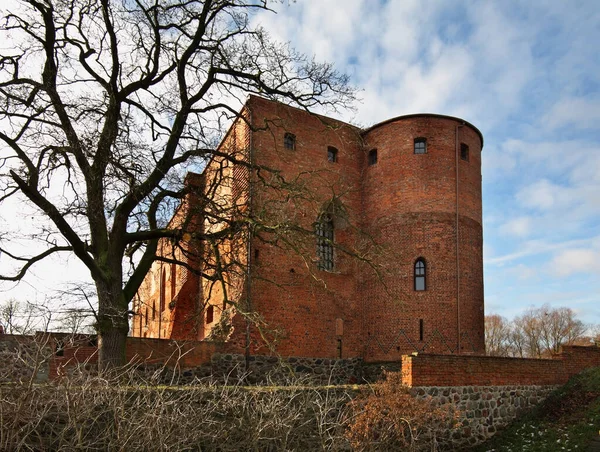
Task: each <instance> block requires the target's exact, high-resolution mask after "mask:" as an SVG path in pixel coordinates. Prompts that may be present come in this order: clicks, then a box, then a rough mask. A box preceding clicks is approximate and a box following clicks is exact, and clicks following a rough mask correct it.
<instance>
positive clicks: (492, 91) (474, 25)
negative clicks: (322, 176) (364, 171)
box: [0, 0, 600, 324]
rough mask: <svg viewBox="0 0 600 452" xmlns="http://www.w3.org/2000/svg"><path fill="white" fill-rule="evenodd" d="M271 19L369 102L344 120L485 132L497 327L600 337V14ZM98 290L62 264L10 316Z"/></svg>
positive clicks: (578, 8) (480, 11) (450, 12)
mask: <svg viewBox="0 0 600 452" xmlns="http://www.w3.org/2000/svg"><path fill="white" fill-rule="evenodd" d="M271 6H272V7H273V8H274V9H275V10H276V11H277V14H273V13H267V12H265V13H261V14H258V15H256V16H255V17H254V18H253V20H254V22H255V23H256V24H262V26H264V27H265V29H266V30H268V31H269V33H270V34H271V37H272V38H273V39H277V40H280V41H284V42H290V43H291V44H292V46H293V47H295V48H296V49H297V50H299V51H301V52H304V53H306V54H308V55H315V56H316V58H317V59H318V60H325V61H330V62H333V63H335V65H336V67H337V68H338V69H339V70H340V71H343V72H346V73H348V74H349V75H350V77H351V82H352V84H354V85H355V86H357V87H358V88H359V89H360V90H361V91H360V98H361V102H360V103H357V105H356V110H355V111H341V112H337V113H334V114H332V116H336V117H339V118H341V119H344V120H346V121H350V122H353V123H357V124H359V125H362V126H369V125H372V124H374V123H377V122H379V121H382V120H384V119H387V118H390V117H394V116H398V115H402V114H409V113H417V112H433V113H440V114H447V115H453V116H459V117H462V118H464V119H466V120H467V121H469V122H471V123H473V124H474V125H476V126H477V127H478V128H479V129H480V130H481V131H482V133H483V135H484V137H485V147H484V150H483V209H484V210H483V211H484V241H485V250H484V260H485V296H486V313H488V314H489V313H499V314H501V315H504V316H506V317H509V318H510V317H513V316H515V315H519V314H520V313H521V312H522V311H523V310H524V309H527V308H528V307H530V306H540V305H542V304H544V303H549V304H550V305H551V306H568V307H571V308H573V309H574V310H575V311H576V312H577V313H578V314H579V316H580V318H581V319H582V320H584V321H585V322H589V323H596V324H600V278H599V276H600V127H599V126H598V124H599V123H600V76H599V74H600V52H599V51H598V43H599V42H600V8H598V2H597V0H596V1H575V0H574V1H569V2H566V1H558V0H546V1H536V2H530V1H521V2H516V1H511V0H501V1H500V0H498V1H491V0H490V1H462V0H443V1H442V0H437V1H434V0H389V1H381V0H380V1H376V0H368V1H367V0H343V1H341V0H318V1H316V0H312V1H310V0H304V1H302V0H299V1H297V2H291V1H286V0H284V1H282V2H279V1H276V2H273V3H272V4H271ZM19 209H20V210H23V213H22V215H33V214H30V213H28V212H29V211H27V212H25V209H24V208H22V207H19ZM15 218H16V217H13V216H7V217H6V218H4V219H3V221H4V222H5V223H4V224H9V223H11V222H13V223H14V222H15ZM0 219H1V218H0ZM27 219H28V220H29V216H27ZM31 219H32V220H33V216H31ZM86 277H87V271H85V269H83V267H82V266H81V265H80V264H78V263H77V260H76V259H75V258H71V259H70V260H69V263H68V265H66V264H65V263H64V262H58V261H50V262H48V263H45V264H44V265H40V266H39V267H38V268H36V269H35V271H32V272H31V274H30V275H28V278H27V280H26V281H25V282H24V283H22V284H20V285H19V286H14V285H3V287H2V292H1V293H0V302H1V301H2V300H4V299H8V298H10V297H16V298H18V299H24V298H28V299H30V300H32V301H42V300H43V299H44V297H45V295H44V294H48V293H51V292H52V290H55V289H56V288H57V286H60V287H62V288H64V287H65V286H66V284H67V282H68V281H72V280H74V279H79V278H81V279H86ZM34 287H35V289H37V290H33V288H34Z"/></svg>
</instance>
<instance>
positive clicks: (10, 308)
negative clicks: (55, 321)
mask: <svg viewBox="0 0 600 452" xmlns="http://www.w3.org/2000/svg"><path fill="white" fill-rule="evenodd" d="M51 321H52V310H51V309H49V308H48V307H47V306H45V305H39V304H38V305H36V304H33V303H30V302H28V301H18V300H15V299H14V298H11V299H9V300H7V301H5V302H3V303H0V326H2V329H3V330H4V332H5V333H7V334H32V333H34V332H35V331H36V330H37V331H47V330H48V326H49V325H50V323H51Z"/></svg>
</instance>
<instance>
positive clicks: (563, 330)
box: [538, 305, 587, 354]
mask: <svg viewBox="0 0 600 452" xmlns="http://www.w3.org/2000/svg"><path fill="white" fill-rule="evenodd" d="M538 317H539V322H540V329H541V335H540V336H541V342H542V344H543V348H544V351H545V352H546V353H550V354H555V353H558V352H559V351H560V347H561V345H573V344H574V343H575V342H576V341H577V340H578V339H581V338H582V337H583V336H584V335H585V333H586V330H587V327H586V325H585V324H584V323H583V322H582V321H581V320H579V319H576V318H575V313H574V312H573V310H572V309H571V308H564V307H563V308H555V309H552V308H550V307H549V306H547V305H544V306H542V307H541V308H540V309H539V310H538Z"/></svg>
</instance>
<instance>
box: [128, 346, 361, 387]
mask: <svg viewBox="0 0 600 452" xmlns="http://www.w3.org/2000/svg"><path fill="white" fill-rule="evenodd" d="M361 363H362V360H360V359H358V358H356V359H328V358H297V357H288V358H278V357H276V356H249V357H248V369H246V357H245V356H244V355H240V354H226V353H224V354H221V353H215V354H214V355H213V356H212V358H211V362H210V363H206V364H202V365H200V366H195V367H188V368H178V367H175V368H169V367H165V366H158V365H142V366H140V367H139V369H138V372H139V373H140V374H141V375H143V376H144V377H145V378H147V379H151V378H153V379H154V381H155V382H156V383H157V384H173V383H175V384H179V385H189V384H193V383H196V382H214V383H228V382H229V383H231V384H235V383H238V382H243V383H244V384H277V385H285V384H289V383H292V384H310V385H329V384H331V385H337V384H348V383H360V382H361V381H360V377H359V376H360V375H361Z"/></svg>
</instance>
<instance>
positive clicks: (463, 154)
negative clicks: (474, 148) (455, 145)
mask: <svg viewBox="0 0 600 452" xmlns="http://www.w3.org/2000/svg"><path fill="white" fill-rule="evenodd" d="M460 158H461V159H463V160H466V161H467V162H468V161H469V146H467V145H466V144H465V143H461V144H460Z"/></svg>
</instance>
